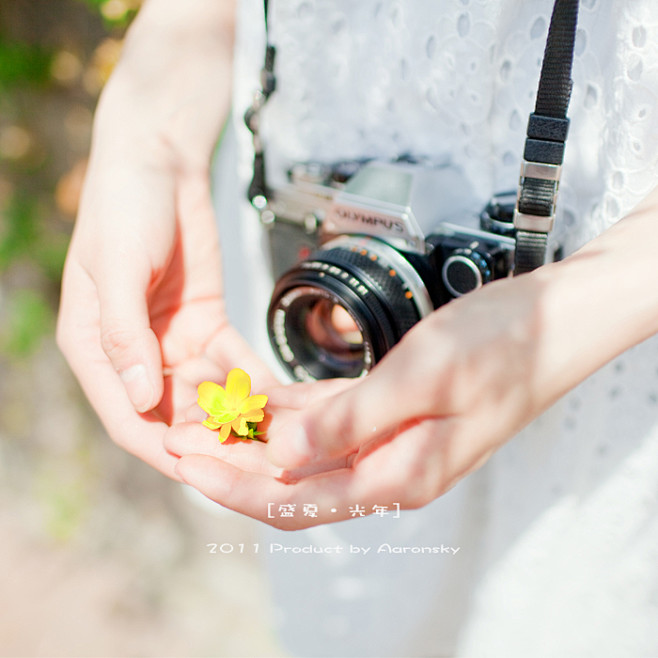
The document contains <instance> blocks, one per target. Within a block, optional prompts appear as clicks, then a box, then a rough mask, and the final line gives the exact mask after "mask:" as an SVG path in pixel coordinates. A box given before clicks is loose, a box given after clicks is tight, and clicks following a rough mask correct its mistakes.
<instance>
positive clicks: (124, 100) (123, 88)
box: [94, 0, 235, 167]
mask: <svg viewBox="0 0 658 658" xmlns="http://www.w3.org/2000/svg"><path fill="white" fill-rule="evenodd" d="M234 9H235V2H234V0H185V2H181V1H180V0H146V2H145V4H144V6H143V7H142V9H141V10H140V12H139V14H138V16H137V18H136V19H135V21H134V23H133V24H132V26H131V28H130V30H129V31H128V34H127V37H126V41H125V45H124V49H123V52H122V56H121V59H120V61H119V63H118V65H117V67H116V69H115V71H114V73H113V75H112V77H111V79H110V81H109V82H108V85H107V86H106V89H105V90H104V93H103V95H102V98H101V101H100V103H99V108H98V112H97V116H96V122H97V128H98V126H99V125H100V126H102V129H101V130H98V129H97V130H96V131H95V136H94V137H95V139H94V146H95V147H97V148H96V150H100V151H102V152H103V153H104V154H107V155H108V156H109V157H110V158H113V157H114V154H116V152H117V151H118V150H121V149H129V150H133V151H134V149H135V148H138V146H139V142H140V140H142V139H152V138H153V137H155V138H156V139H159V140H161V141H162V143H163V146H165V147H166V148H167V149H168V150H170V151H173V152H174V153H173V156H174V157H175V158H176V159H179V158H180V157H181V156H182V160H183V164H186V165H190V164H192V163H193V166H200V167H202V166H207V163H208V161H209V159H210V156H211V154H212V147H213V145H214V141H215V139H216V137H217V135H218V134H219V131H220V129H221V126H222V125H223V123H224V122H225V121H226V117H227V115H228V112H229V109H230V99H231V80H232V57H233V39H234V13H235V12H234ZM136 142H137V143H136ZM99 146H100V147H102V148H100V149H99V148H98V147H99ZM169 155H171V154H169Z"/></svg>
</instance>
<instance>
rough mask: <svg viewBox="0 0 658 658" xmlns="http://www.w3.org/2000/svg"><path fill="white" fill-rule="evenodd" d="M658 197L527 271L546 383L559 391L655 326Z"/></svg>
mask: <svg viewBox="0 0 658 658" xmlns="http://www.w3.org/2000/svg"><path fill="white" fill-rule="evenodd" d="M656 201H658V195H656V194H655V193H654V194H653V195H652V196H650V197H649V198H648V199H647V200H646V202H645V203H643V204H641V205H640V206H638V208H637V209H636V210H634V211H633V212H632V213H630V214H629V215H628V216H627V217H626V218H624V219H622V220H620V221H619V222H618V223H617V224H616V225H614V226H613V227H612V228H610V229H608V230H607V231H606V232H604V233H603V234H602V235H601V236H599V237H598V238H596V239H595V240H592V241H591V242H590V243H588V244H587V245H585V246H584V247H583V248H582V249H580V250H579V251H578V252H576V253H575V254H573V255H572V256H569V257H568V258H566V259H565V260H564V261H561V262H558V263H552V264H549V265H546V266H545V267H542V268H540V269H538V270H536V271H535V272H533V273H532V274H530V275H528V276H529V277H532V279H533V285H534V289H535V294H537V295H538V296H539V297H540V298H541V300H542V302H541V304H540V308H541V314H542V316H543V317H542V318H541V321H542V323H543V326H544V331H545V332H546V333H545V338H546V340H542V341H541V345H542V346H543V353H542V354H541V359H542V363H543V367H542V368H541V369H540V370H539V372H547V373H549V374H548V376H547V378H546V381H554V382H559V390H556V391H555V397H556V398H557V397H559V396H560V395H562V394H564V393H565V392H566V391H567V390H569V389H570V388H572V387H573V386H575V385H577V384H578V383H579V382H581V381H582V380H584V379H585V378H586V377H588V376H589V375H591V374H592V373H594V372H595V371H596V370H598V369H599V368H601V367H602V366H603V365H605V364H606V363H608V362H609V361H610V360H612V359H613V358H615V357H616V356H618V355H620V354H621V353H623V352H624V351H626V350H627V349H629V348H631V347H633V346H634V345H636V344H638V343H640V342H642V341H643V340H646V339H647V338H649V337H650V336H652V335H653V334H655V333H657V332H658V287H657V286H655V285H654V284H653V279H654V277H655V258H656V256H655V254H656V253H657V252H658V227H657V222H656V219H657V218H656V211H655V208H656V205H657V204H656Z"/></svg>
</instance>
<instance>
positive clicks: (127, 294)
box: [96, 261, 164, 413]
mask: <svg viewBox="0 0 658 658" xmlns="http://www.w3.org/2000/svg"><path fill="white" fill-rule="evenodd" d="M149 283H150V271H149V270H148V267H146V266H144V267H142V268H140V266H139V265H137V264H136V263H135V261H133V263H132V265H131V264H128V263H121V265H120V266H119V267H117V268H115V271H114V272H113V274H112V275H108V274H107V270H105V274H102V275H101V276H100V278H99V280H97V281H96V288H97V291H98V298H99V302H100V323H101V327H100V331H101V345H102V347H103V350H104V352H105V354H106V355H107V357H108V358H109V360H110V362H111V363H112V365H113V366H114V369H115V370H116V371H117V373H118V374H119V376H120V378H121V380H122V381H123V384H124V386H125V388H126V392H127V393H128V397H129V398H130V401H131V402H132V404H133V406H134V407H135V409H136V410H137V411H139V412H140V413H144V412H146V411H150V410H151V409H153V407H155V406H156V405H157V404H158V403H159V402H160V399H161V398H162V394H163V390H164V386H163V378H162V354H161V350H160V343H159V342H158V339H157V337H156V335H155V333H154V332H153V330H152V329H151V324H150V317H149V311H148V301H147V291H148V286H149Z"/></svg>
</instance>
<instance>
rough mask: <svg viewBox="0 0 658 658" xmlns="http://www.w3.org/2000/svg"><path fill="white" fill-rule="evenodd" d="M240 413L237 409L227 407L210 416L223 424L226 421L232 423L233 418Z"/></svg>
mask: <svg viewBox="0 0 658 658" xmlns="http://www.w3.org/2000/svg"><path fill="white" fill-rule="evenodd" d="M239 415H240V414H239V413H238V412H237V411H236V410H235V409H227V410H226V411H222V412H221V413H219V414H214V415H212V416H210V418H212V419H213V420H214V421H215V422H217V423H219V424H220V425H223V424H224V423H230V422H231V421H232V420H235V419H236V418H237V417H238V416H239Z"/></svg>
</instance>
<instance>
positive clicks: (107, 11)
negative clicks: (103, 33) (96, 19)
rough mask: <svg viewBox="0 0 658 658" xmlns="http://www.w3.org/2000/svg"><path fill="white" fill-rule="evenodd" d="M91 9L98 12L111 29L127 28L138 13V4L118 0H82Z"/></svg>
mask: <svg viewBox="0 0 658 658" xmlns="http://www.w3.org/2000/svg"><path fill="white" fill-rule="evenodd" d="M80 1H81V2H83V3H84V4H86V5H87V6H88V7H89V8H90V9H92V10H96V11H98V12H99V14H100V15H101V16H102V17H103V20H104V21H105V22H106V23H107V24H108V25H109V26H110V27H126V26H127V25H128V23H129V22H130V21H131V20H132V18H133V17H134V16H135V14H136V13H137V4H138V3H136V2H127V1H125V0H124V1H123V2H117V0H80Z"/></svg>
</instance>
